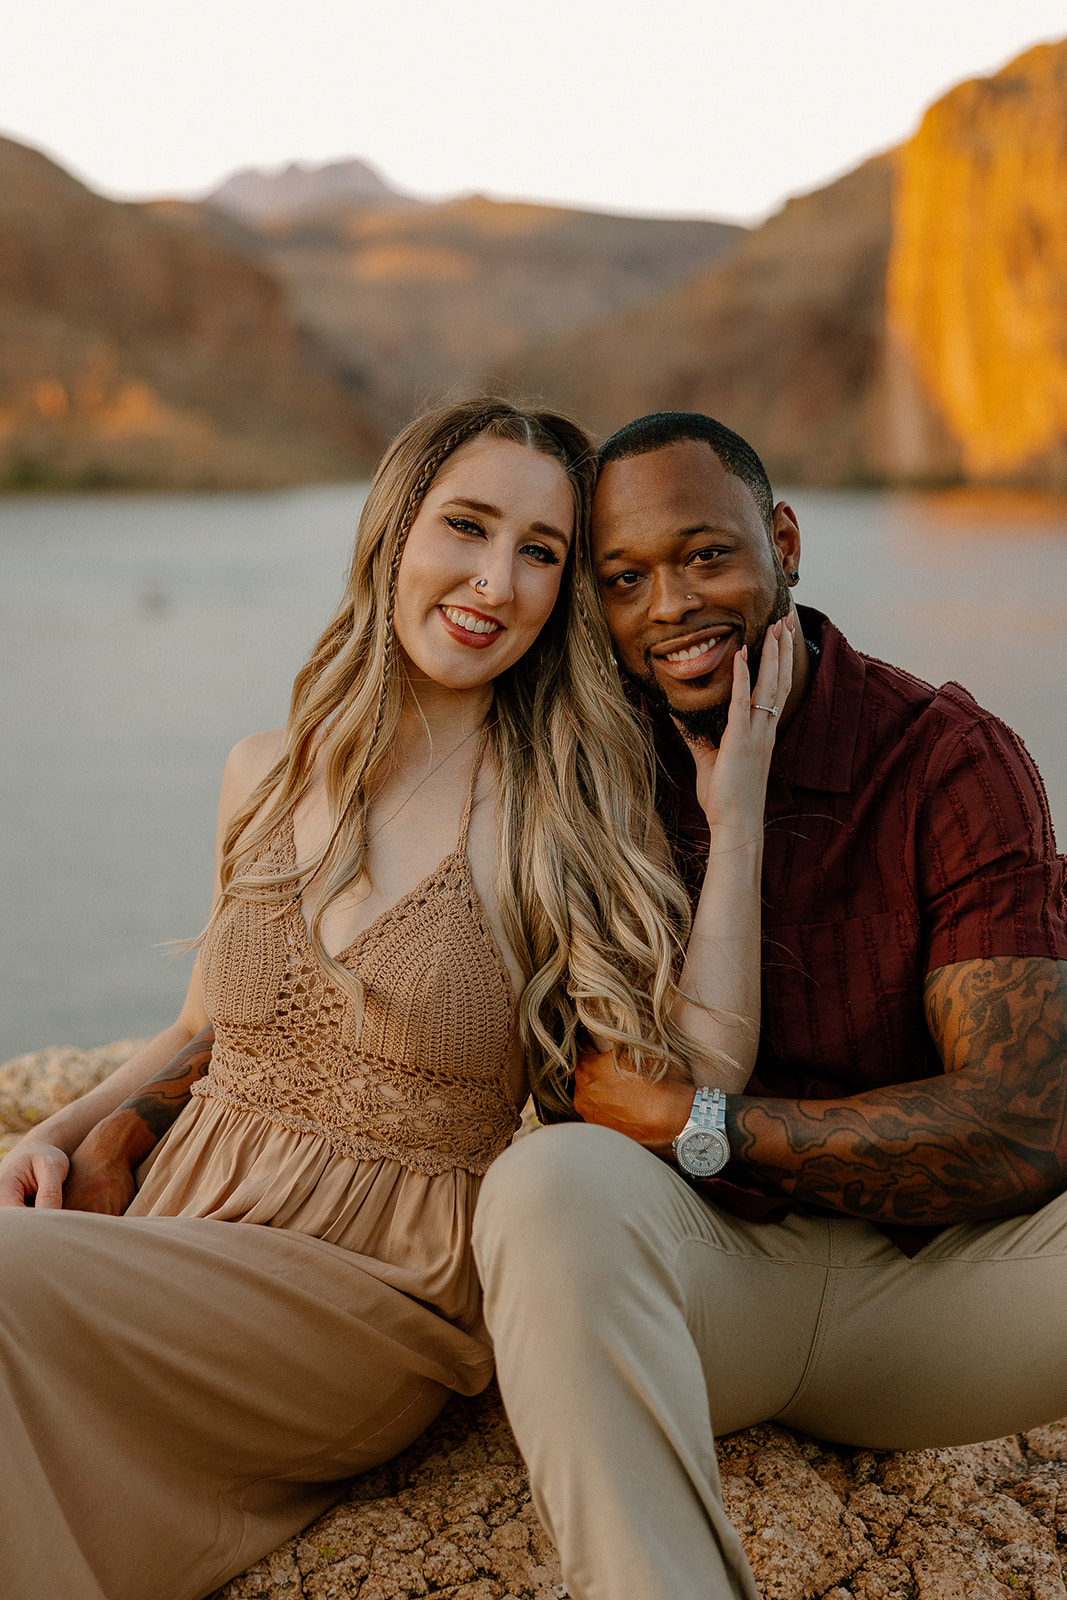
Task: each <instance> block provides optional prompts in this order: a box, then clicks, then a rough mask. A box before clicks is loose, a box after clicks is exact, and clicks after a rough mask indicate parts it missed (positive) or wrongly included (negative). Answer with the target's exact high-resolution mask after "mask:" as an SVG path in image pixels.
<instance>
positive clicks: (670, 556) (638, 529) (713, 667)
mask: <svg viewBox="0 0 1067 1600" xmlns="http://www.w3.org/2000/svg"><path fill="white" fill-rule="evenodd" d="M799 559H800V536H799V533H798V531H797V526H796V521H795V519H794V517H793V514H792V512H791V511H789V508H788V507H781V506H779V507H777V508H776V510H775V521H774V533H773V542H772V536H771V535H768V533H767V529H766V527H765V526H764V523H763V520H762V518H761V517H760V514H759V512H758V510H757V509H756V502H755V500H754V499H753V498H752V495H751V493H750V491H749V489H748V488H747V487H746V485H745V484H744V483H742V481H741V479H740V478H737V477H735V476H734V475H733V473H731V472H727V471H726V469H725V468H724V467H723V465H722V463H721V462H720V461H719V458H718V457H717V456H716V455H715V453H714V451H713V450H712V449H711V447H710V446H709V445H707V444H704V443H703V442H702V441H699V440H692V439H682V440H678V441H677V442H676V443H674V444H670V445H666V446H664V448H663V449H661V450H652V451H650V452H649V453H648V454H647V455H640V456H630V457H628V458H626V459H624V460H621V461H612V462H609V463H608V465H607V466H606V467H605V468H604V470H603V472H602V473H601V475H600V480H599V482H598V484H597V490H596V496H595V498H594V501H593V560H594V563H595V566H596V572H597V578H598V582H599V585H600V593H601V597H602V599H603V602H604V610H605V612H606V614H607V619H608V627H609V628H610V629H611V634H612V638H613V639H614V641H615V651H616V655H617V656H618V659H619V663H620V665H621V666H622V668H623V670H624V671H625V672H626V673H627V675H628V676H629V677H630V678H632V679H633V680H634V681H635V682H636V683H637V684H639V685H640V687H641V688H642V689H643V690H644V691H645V693H646V694H647V695H648V696H649V698H650V699H651V700H652V701H653V702H654V703H656V704H658V705H660V706H661V707H663V708H665V709H667V708H669V710H670V711H671V712H673V714H674V715H675V716H676V717H677V718H678V720H679V722H680V723H681V724H682V726H683V728H684V729H685V731H686V733H687V734H689V735H690V737H692V738H696V739H706V740H709V741H710V742H711V743H713V744H718V742H719V739H720V738H721V737H722V733H723V729H724V728H725V726H726V716H727V711H728V708H729V702H730V687H731V681H732V677H733V659H734V655H735V654H736V652H737V651H738V650H739V649H740V648H741V646H742V645H743V644H747V645H748V654H749V670H750V672H751V673H752V676H753V678H755V674H756V671H757V668H758V664H759V655H760V650H761V648H762V645H763V635H764V633H765V632H766V630H767V628H768V627H769V626H770V624H771V623H772V622H775V621H777V619H778V618H779V617H783V616H785V615H786V614H787V612H788V611H789V609H790V604H791V602H790V597H789V589H788V586H787V584H786V581H785V572H784V571H783V563H784V565H785V568H786V569H787V570H789V571H794V570H795V569H796V566H797V563H798V561H799Z"/></svg>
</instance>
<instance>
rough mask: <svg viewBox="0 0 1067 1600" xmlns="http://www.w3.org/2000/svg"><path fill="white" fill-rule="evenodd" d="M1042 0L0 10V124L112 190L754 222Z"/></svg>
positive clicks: (1031, 40)
mask: <svg viewBox="0 0 1067 1600" xmlns="http://www.w3.org/2000/svg"><path fill="white" fill-rule="evenodd" d="M1065 34H1067V6H1065V5H1064V0H888V3H886V0H729V3H724V0H650V3H647V4H639V3H637V0H614V4H607V3H605V0H527V3H526V4H521V3H518V4H517V3H515V0H448V3H447V4H445V3H442V0H376V3H375V4H370V3H368V0H299V3H296V0H0V131H2V132H4V133H6V134H7V135H9V136H10V137H12V138H15V139H20V140H22V141H23V142H25V143H28V144H33V145H36V146H37V147H38V148H40V149H43V150H44V151H46V153H47V154H49V155H51V156H53V157H54V158H55V159H56V160H58V161H60V162H61V164H62V165H64V166H66V167H67V168H68V169H70V170H72V171H73V172H75V173H76V174H77V175H78V176H79V177H81V178H83V179H84V180H85V181H86V182H87V183H89V184H90V185H91V186H92V187H93V188H95V189H98V190H100V191H102V192H103V193H106V194H109V195H112V196H114V197H117V198H141V197H146V196H154V195H161V194H183V195H196V194H201V193H204V192H205V191H207V190H208V189H210V188H212V187H213V186H214V185H215V184H216V183H218V182H219V181H220V180H221V179H222V178H223V177H225V176H227V175H228V174H229V173H230V172H232V171H233V170H234V169H236V168H238V167H243V166H257V167H267V168H272V167H277V166H280V165H282V164H284V163H287V162H289V161H291V160H302V161H310V162H320V161H328V160H333V159H336V158H338V157H342V156H350V155H356V156H362V157H364V158H365V159H367V160H369V161H371V162H372V163H373V164H374V165H375V166H377V167H378V168H379V170H381V171H382V173H383V174H384V175H385V176H386V177H387V178H388V179H389V180H390V181H391V182H392V183H394V184H395V185H396V186H398V187H400V188H403V189H407V190H410V191H413V192H415V193H418V194H420V195H425V196H432V197H440V196H443V195H447V194H455V193H461V192H469V191H471V190H479V191H481V192H483V193H489V194H494V195H510V196H518V197H521V198H530V199H548V200H558V201H562V202H565V203H570V204H580V205H590V206H595V207H598V208H603V209H610V210H619V211H651V212H661V213H671V214H676V215H680V214H690V215H703V216H725V217H736V218H740V219H743V220H749V219H754V218H756V217H758V216H763V215H766V214H767V213H768V212H769V211H771V210H773V209H774V208H776V207H777V205H779V204H780V203H781V201H782V200H783V199H784V198H785V196H786V195H788V194H793V193H797V192H799V191H802V190H804V189H810V188H813V187H816V186H817V185H819V184H821V183H823V182H825V181H827V180H828V179H829V178H832V177H836V176H837V175H838V174H840V173H841V172H843V171H845V170H847V169H848V168H849V167H851V166H853V165H855V164H856V162H858V161H859V160H861V159H862V158H863V157H864V156H866V155H869V154H871V153H873V152H874V151H876V150H879V149H884V148H885V147H886V146H887V145H890V144H895V143H897V142H898V141H899V140H900V139H902V138H904V137H906V136H907V135H908V133H909V132H911V131H912V129H913V128H914V127H915V126H916V124H917V122H918V120H919V116H920V114H921V112H922V110H923V109H924V107H925V106H926V105H928V104H929V103H930V101H931V100H933V99H936V98H937V96H938V95H939V94H941V93H942V92H943V91H944V90H945V89H946V88H948V87H950V86H951V85H952V84H953V83H957V82H959V81H960V80H961V79H963V78H966V77H973V76H975V75H979V74H985V73H988V72H991V71H994V70H995V69H996V68H998V67H999V66H1002V65H1003V64H1004V63H1005V62H1006V61H1008V60H1010V59H1011V58H1012V57H1013V56H1015V55H1018V54H1019V53H1020V52H1021V51H1023V50H1024V49H1027V48H1028V47H1029V46H1030V45H1032V44H1035V43H1038V42H1040V41H1042V40H1047V39H1055V38H1061V37H1063V36H1064V35H1065Z"/></svg>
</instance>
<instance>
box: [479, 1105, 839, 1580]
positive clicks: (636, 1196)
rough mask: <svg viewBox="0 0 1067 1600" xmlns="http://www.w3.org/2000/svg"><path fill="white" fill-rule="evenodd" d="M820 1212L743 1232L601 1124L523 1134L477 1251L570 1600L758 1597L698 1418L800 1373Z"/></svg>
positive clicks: (504, 1164) (522, 1436)
mask: <svg viewBox="0 0 1067 1600" xmlns="http://www.w3.org/2000/svg"><path fill="white" fill-rule="evenodd" d="M827 1236H828V1225H827V1224H826V1223H825V1222H823V1221H813V1220H812V1219H801V1220H798V1221H797V1223H796V1224H795V1225H794V1224H789V1223H787V1224H785V1225H782V1226H780V1227H775V1228H763V1229H760V1228H758V1227H756V1226H754V1225H751V1224H745V1223H740V1222H737V1221H736V1219H734V1218H730V1217H724V1216H723V1215H722V1214H721V1213H717V1212H716V1211H715V1209H714V1208H713V1207H711V1206H708V1205H707V1204H705V1202H704V1201H703V1200H702V1199H700V1198H699V1197H698V1196H697V1195H696V1194H694V1192H693V1191H692V1190H691V1189H690V1188H689V1187H688V1185H687V1184H685V1183H684V1182H683V1181H682V1180H681V1179H680V1178H679V1177H678V1175H677V1174H676V1173H675V1172H673V1171H672V1170H671V1169H670V1168H669V1167H668V1166H666V1165H665V1164H664V1163H663V1162H661V1161H659V1160H657V1159H656V1158H655V1157H654V1156H651V1155H649V1154H648V1153H647V1151H645V1150H642V1149H641V1148H640V1147H639V1146H638V1145H636V1144H634V1143H633V1142H632V1141H630V1140H628V1139H625V1138H623V1137H622V1136H621V1135H619V1134H615V1133H612V1132H609V1131H608V1130H606V1129H602V1128H594V1127H585V1126H580V1125H568V1126H566V1127H559V1128H552V1129H546V1130H544V1131H543V1132H538V1133H537V1134H535V1135H534V1136H533V1137H531V1138H529V1139H525V1140H520V1141H519V1143H518V1144H517V1145H515V1146H514V1147H513V1148H512V1149H511V1150H510V1151H508V1152H507V1153H506V1154H505V1155H503V1156H502V1157H501V1158H500V1160H499V1161H497V1162H496V1163H495V1164H494V1165H493V1167H492V1168H491V1169H490V1171H489V1174H488V1176H487V1177H486V1179H485V1183H484V1185H483V1189H482V1193H481V1196H480V1198H479V1203H478V1210H477V1212H476V1215H475V1228H474V1240H475V1251H476V1255H477V1259H478V1263H479V1267H480V1270H481V1273H482V1280H483V1283H484V1286H485V1310H486V1317H487V1320H488V1323H489V1327H490V1331H491V1332H492V1334H493V1337H494V1340H495V1345H496V1357H497V1370H498V1375H499V1379H500V1386H501V1390H502V1393H503V1395H504V1401H505V1404H506V1407H507V1410H508V1415H509V1418H510V1420H511V1423H512V1426H513V1427H514V1430H515V1434H516V1437H517V1439H518V1442H519V1445H520V1447H521V1449H522V1451H523V1453H524V1455H525V1457H526V1460H527V1463H528V1465H529V1468H530V1476H531V1483H532V1486H533V1492H534V1498H535V1503H536V1505H537V1509H538V1512H539V1514H540V1515H541V1517H542V1519H543V1520H544V1522H545V1524H546V1526H547V1527H548V1529H549V1531H550V1532H551V1534H552V1536H553V1538H554V1539H555V1541H556V1544H557V1546H558V1548H559V1551H560V1555H561V1559H562V1563H563V1573H564V1577H565V1579H566V1581H567V1584H568V1587H569V1589H570V1592H571V1594H572V1595H573V1596H574V1597H575V1600H735V1597H744V1600H757V1591H756V1588H755V1585H754V1581H753V1578H752V1575H751V1571H750V1569H749V1567H748V1564H747V1561H746V1560H745V1557H744V1554H743V1552H742V1550H741V1546H740V1542H739V1540H738V1537H737V1534H736V1532H735V1530H734V1529H733V1527H732V1526H731V1524H730V1522H729V1521H728V1519H727V1517H726V1515H725V1513H724V1511H723V1508H722V1503H721V1491H720V1487H719V1477H718V1469H717V1465H716V1461H715V1446H714V1431H715V1430H716V1429H717V1430H719V1431H722V1432H726V1431H731V1430H733V1429H735V1428H739V1427H743V1426H746V1425H748V1424H751V1423H754V1422H757V1421H762V1420H765V1419H766V1418H768V1417H770V1416H772V1415H774V1414H775V1413H776V1412H778V1411H781V1410H783V1409H784V1408H785V1407H786V1406H787V1405H788V1403H789V1401H790V1399H791V1398H792V1396H793V1395H794V1393H795V1392H796V1390H797V1389H798V1387H799V1386H800V1384H801V1382H802V1379H803V1375H804V1373H805V1370H806V1367H807V1363H808V1357H809V1352H810V1349H811V1346H812V1342H813V1340H814V1337H815V1333H816V1329H817V1326H818V1319H819V1312H820V1307H821V1305H822V1300H823V1294H824V1289H825V1286H826V1279H827V1274H826V1260H825V1241H826V1238H827Z"/></svg>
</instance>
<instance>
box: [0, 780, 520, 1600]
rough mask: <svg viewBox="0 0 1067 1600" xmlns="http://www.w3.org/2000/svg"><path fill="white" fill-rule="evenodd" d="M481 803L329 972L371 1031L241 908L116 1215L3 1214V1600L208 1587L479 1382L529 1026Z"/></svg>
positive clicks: (259, 915) (194, 1591) (283, 920)
mask: <svg viewBox="0 0 1067 1600" xmlns="http://www.w3.org/2000/svg"><path fill="white" fill-rule="evenodd" d="M475 767H476V768H477V763H475ZM471 793H472V795H473V780H472V791H471ZM470 806H471V802H470V799H468V803H467V809H466V812H465V814H464V819H463V826H462V832H461V837H460V840H459V844H458V845H457V847H456V849H455V851H454V852H453V853H452V854H451V855H450V856H448V857H447V858H446V859H445V860H444V861H443V862H442V863H441V865H440V866H439V867H438V868H437V870H436V871H435V872H434V873H432V874H431V875H430V877H428V878H427V879H425V880H424V881H423V882H422V883H421V884H419V885H418V887H417V888H416V889H414V890H413V891H412V892H411V893H410V894H408V895H405V896H404V898H403V899H402V900H401V901H400V902H399V903H398V904H397V905H396V906H394V907H393V908H392V909H391V910H390V911H388V912H386V913H385V914H384V915H383V916H381V917H379V918H378V919H377V921H376V922H374V923H373V924H372V925H371V926H370V927H369V928H367V929H366V930H365V931H364V932H363V933H362V934H360V935H359V937H358V938H357V939H355V940H354V941H353V943H352V945H351V946H350V947H349V948H348V949H347V950H346V951H344V952H343V954H342V956H341V960H342V962H343V964H344V965H345V966H347V967H349V968H350V969H351V970H352V971H354V972H355V973H357V974H358V976H359V977H360V979H361V980H362V982H363V984H364V988H365V996H366V998H365V1009H364V1016H363V1021H362V1026H361V1027H357V1025H356V1022H355V1019H354V1011H353V1007H352V1005H351V1003H350V1001H349V1000H348V998H347V996H346V995H345V994H344V993H343V992H342V991H341V990H340V989H339V988H338V987H337V986H336V985H335V984H334V983H333V982H332V981H331V979H330V978H329V977H328V976H327V975H326V974H325V973H324V971H323V970H322V969H321V968H320V967H319V965H318V964H317V962H316V961H315V959H314V957H313V955H312V953H311V950H310V947H309V944H308V936H307V930H306V927H305V924H304V919H303V914H302V912H301V910H300V906H299V904H296V903H294V904H293V905H291V906H286V907H285V908H283V910H282V911H281V912H278V911H277V910H276V909H273V908H272V909H267V908H264V907H263V906H261V905H257V904H254V903H251V902H248V901H236V902H232V903H231V904H230V906H229V907H228V909H227V910H226V912H225V914H224V915H223V916H222V917H220V919H219V920H218V922H217V923H216V924H215V926H214V927H213V928H212V930H211V934H210V937H209V938H208V940H207V941H206V942H205V945H204V948H203V952H202V969H203V978H204V994H205V999H206V1002H207V1007H208V1011H209V1014H210V1015H211V1016H212V1018H213V1020H214V1023H215V1028H216V1046H215V1051H214V1056H213V1060H212V1066H211V1071H210V1074H209V1076H208V1077H207V1078H206V1079H205V1080H203V1082H202V1083H201V1084H200V1085H198V1093H197V1094H196V1095H195V1097H194V1099H193V1100H192V1101H191V1102H190V1104H189V1105H188V1106H187V1107H186V1109H185V1111H184V1112H183V1113H182V1115H181V1116H180V1117H179V1119H178V1121H177V1122H176V1123H175V1125H174V1127H173V1129H172V1130H171V1132H170V1134H169V1135H168V1136H167V1138H166V1139H165V1140H164V1141H163V1142H162V1143H161V1144H160V1145H159V1146H158V1147H157V1150H156V1151H155V1152H154V1154H153V1156H152V1157H151V1158H150V1159H149V1160H148V1162H146V1163H145V1166H144V1167H143V1168H142V1169H141V1172H140V1174H139V1179H140V1189H139V1193H138V1195H137V1198H136V1200H135V1201H134V1203H133V1205H132V1206H131V1208H130V1210H129V1212H128V1213H127V1215H126V1216H125V1217H97V1216H92V1215H88V1214H85V1213H78V1212H73V1213H67V1212H40V1213H38V1212H33V1211H16V1210H7V1211H0V1273H2V1287H0V1452H2V1466H0V1572H2V1573H3V1575H4V1576H3V1594H4V1596H5V1600H41V1597H44V1596H48V1597H49V1600H50V1597H52V1596H59V1595H62V1596H63V1597H64V1600H194V1597H200V1596H203V1595H205V1594H207V1593H209V1592H210V1591H211V1590H212V1589H213V1588H215V1587H216V1586H218V1585H219V1584H221V1583H222V1582H224V1581H225V1579H226V1578H227V1577H229V1576H231V1575H232V1574H233V1573H235V1572H239V1571H241V1570H242V1569H243V1568H244V1567H245V1566H247V1565H248V1564H249V1563H251V1562H252V1561H254V1560H255V1559H257V1558H258V1557H259V1556H261V1555H263V1554H265V1553H266V1552H267V1551H269V1550H271V1549H273V1548H274V1546H275V1545H277V1544H278V1543H279V1542H280V1541H281V1540H282V1539H283V1538H285V1537H286V1536H287V1535H289V1534H291V1533H293V1532H294V1531H296V1530H297V1529H298V1528H300V1527H302V1526H303V1525H304V1524H305V1523H306V1522H308V1521H309V1520H310V1518H311V1517H313V1516H314V1515H316V1514H317V1513H318V1512H319V1511H321V1510H322V1509H324V1507H325V1506H327V1505H328V1504H329V1503H330V1502H331V1501H332V1500H333V1499H335V1498H336V1495H337V1488H336V1484H337V1481H338V1480H342V1479H344V1478H347V1477H349V1476H350V1475H351V1474H352V1473H354V1472H358V1471H361V1470H364V1469H366V1468H367V1467H369V1466H372V1465H374V1464H376V1463H377V1462H379V1461H382V1460H385V1459H387V1458H388V1457H389V1456H391V1455H394V1454H395V1453H396V1452H397V1451H398V1450H401V1449H403V1447H404V1446H405V1445H406V1444H408V1443H409V1442H410V1441H411V1440H412V1439H413V1438H415V1437H416V1436H417V1434H418V1433H420V1432H421V1431H422V1429H424V1428H425V1427H426V1426H427V1424H428V1423H429V1422H430V1421H431V1420H432V1418H433V1417H434V1416H435V1415H436V1413H437V1412H438V1411H439V1410H440V1408H441V1406H442V1405H443V1403H444V1401H445V1400H446V1398H447V1396H448V1393H449V1392H450V1391H451V1390H458V1391H459V1392H460V1393H463V1394H473V1393H476V1392H477V1391H478V1390H479V1389H481V1388H483V1387H484V1386H485V1384H486V1383H487V1382H488V1380H489V1376H490V1372H491V1365H492V1362H491V1355H490V1351H489V1348H488V1344H487V1340H486V1337H485V1333H484V1329H483V1325H482V1321H481V1310H480V1299H479V1292H478V1285H477V1280H476V1278H475V1275H474V1270H473V1266H472V1263H471V1257H470V1224H471V1216H472V1212H473V1208H474V1202H475V1198H476V1195H477V1190H478V1185H479V1180H480V1175H481V1174H482V1173H483V1172H484V1171H485V1169H486V1167H487V1166H488V1165H489V1162H490V1161H491V1160H492V1159H493V1157H494V1156H495V1155H497V1154H498V1153H499V1151H500V1150H502V1149H503V1148H504V1146H505V1145H506V1144H507V1142H508V1140H509V1139H510V1137H511V1135H512V1133H513V1132H514V1130H515V1128H516V1126H517V1124H518V1117H517V1114H516V1110H515V1105H514V1101H513V1099H512V1095H511V1092H510V1088H509V1083H508V1072H507V1066H508V1055H509V1047H510V1042H511V1033H512V1029H513V1026H514V1016H515V1007H514V998H513V994H512V990H511V985H510V982H509V979H508V975H507V972H506V969H505V967H504V965H503V961H502V959H501V956H500V952H499V950H498V949H497V947H496V945H495V943H494V940H493V936H492V933H491V931H490V929H489V926H488V923H487V921H486V918H485V914H484V912H483V909H482V907H481V904H480V902H479V899H478V895H477V892H476V890H475V887H474V884H473V881H472V878H471V872H470V866H469V863H468V861H467V854H466V835H467V825H468V821H469V817H470ZM267 854H268V855H270V856H273V857H275V858H276V859H279V860H283V861H286V862H292V860H293V838H292V828H291V824H287V825H285V826H283V827H281V828H279V829H278V830H277V832H276V834H275V835H274V837H273V839H272V841H271V844H270V846H269V849H268V852H267ZM242 1224H244V1226H242ZM247 1224H256V1226H247Z"/></svg>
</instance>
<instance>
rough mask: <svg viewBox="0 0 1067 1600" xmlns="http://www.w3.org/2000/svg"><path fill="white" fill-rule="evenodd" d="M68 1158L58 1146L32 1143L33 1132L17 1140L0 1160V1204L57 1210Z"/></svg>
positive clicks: (61, 1200) (61, 1201) (59, 1205)
mask: <svg viewBox="0 0 1067 1600" xmlns="http://www.w3.org/2000/svg"><path fill="white" fill-rule="evenodd" d="M69 1166H70V1161H69V1159H68V1157H67V1153H66V1151H65V1150H60V1148H59V1146H58V1145H54V1144H42V1143H39V1142H38V1143H34V1142H33V1135H32V1134H27V1135H26V1137H25V1138H23V1139H20V1140H19V1142H18V1144H17V1145H16V1146H15V1148H14V1150H9V1151H8V1153H7V1155H6V1156H5V1157H4V1159H3V1160H2V1161H0V1206H36V1207H37V1208H38V1209H39V1210H41V1211H46V1210H47V1211H58V1210H59V1209H60V1207H61V1206H62V1204H63V1180H64V1178H65V1177H66V1176H67V1169H68V1167H69Z"/></svg>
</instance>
